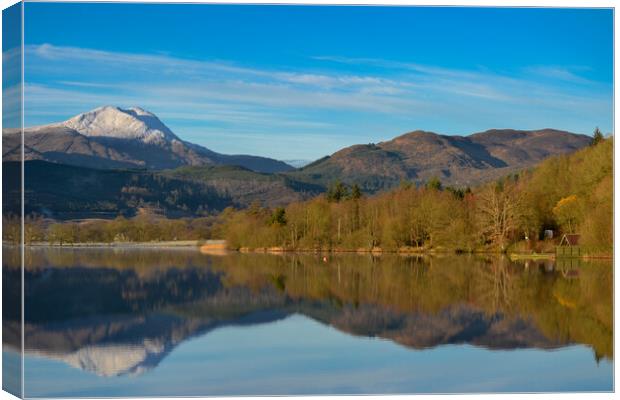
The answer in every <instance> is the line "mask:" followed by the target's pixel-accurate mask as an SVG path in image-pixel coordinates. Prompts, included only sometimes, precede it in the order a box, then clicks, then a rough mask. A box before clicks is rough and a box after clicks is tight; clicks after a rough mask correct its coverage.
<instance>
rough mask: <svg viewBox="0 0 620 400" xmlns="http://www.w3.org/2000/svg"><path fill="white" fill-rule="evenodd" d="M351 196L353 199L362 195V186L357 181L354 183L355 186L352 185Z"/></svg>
mask: <svg viewBox="0 0 620 400" xmlns="http://www.w3.org/2000/svg"><path fill="white" fill-rule="evenodd" d="M350 197H351V199H353V200H357V199H359V198H360V197H362V191H361V190H360V187H359V186H358V185H357V183H354V184H353V186H352V187H351V195H350Z"/></svg>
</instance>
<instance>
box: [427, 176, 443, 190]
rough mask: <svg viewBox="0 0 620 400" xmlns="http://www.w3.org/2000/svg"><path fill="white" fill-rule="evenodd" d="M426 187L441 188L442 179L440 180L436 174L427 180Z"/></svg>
mask: <svg viewBox="0 0 620 400" xmlns="http://www.w3.org/2000/svg"><path fill="white" fill-rule="evenodd" d="M426 188H427V189H434V190H441V189H442V185H441V181H440V180H439V178H437V177H436V176H434V177H432V178H431V179H430V180H429V181H428V182H426Z"/></svg>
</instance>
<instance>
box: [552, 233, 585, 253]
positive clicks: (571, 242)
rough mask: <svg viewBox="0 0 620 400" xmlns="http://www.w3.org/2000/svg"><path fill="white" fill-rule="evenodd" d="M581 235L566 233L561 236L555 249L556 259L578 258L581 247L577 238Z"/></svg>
mask: <svg viewBox="0 0 620 400" xmlns="http://www.w3.org/2000/svg"><path fill="white" fill-rule="evenodd" d="M580 237H581V235H579V234H577V233H567V234H565V235H564V236H562V239H561V240H560V244H559V245H557V246H556V247H555V255H556V257H580V256H581V247H580V246H579V238H580Z"/></svg>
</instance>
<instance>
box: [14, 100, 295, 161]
mask: <svg viewBox="0 0 620 400" xmlns="http://www.w3.org/2000/svg"><path fill="white" fill-rule="evenodd" d="M20 142H21V137H20V130H16V129H5V130H4V131H3V160H10V161H15V160H19V158H20V156H21V152H20V151H19V146H20ZM24 147H25V159H26V160H34V159H39V160H44V161H51V162H58V163H61V164H69V165H76V166H85V167H90V168H128V167H134V168H146V169H153V170H161V169H169V168H176V167H180V166H185V165H192V166H204V165H239V166H242V167H246V168H249V169H251V170H253V171H256V172H268V173H273V172H285V171H291V170H293V169H294V168H293V167H292V166H290V165H288V164H286V163H284V162H282V161H279V160H274V159H271V158H267V157H260V156H252V155H245V154H233V155H228V154H220V153H217V152H215V151H213V150H210V149H207V148H206V147H203V146H200V145H198V144H195V143H191V142H187V141H184V140H182V139H180V138H179V137H178V136H177V135H176V134H175V133H174V132H172V130H170V128H168V127H167V126H166V125H165V124H164V123H163V122H162V121H161V120H160V119H159V118H158V117H157V116H156V115H155V114H153V113H151V112H149V111H146V110H144V109H142V108H140V107H131V108H128V109H123V108H119V107H115V106H103V107H98V108H96V109H94V110H91V111H87V112H85V113H82V114H78V115H76V116H74V117H72V118H69V119H68V120H66V121H63V122H58V123H53V124H48V125H40V126H35V127H30V128H26V129H24Z"/></svg>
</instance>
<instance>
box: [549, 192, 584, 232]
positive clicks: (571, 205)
mask: <svg viewBox="0 0 620 400" xmlns="http://www.w3.org/2000/svg"><path fill="white" fill-rule="evenodd" d="M552 211H553V215H554V216H555V217H556V219H557V220H558V223H559V224H560V225H562V226H564V227H565V228H567V229H568V232H570V233H573V232H574V230H575V227H576V225H577V221H578V219H579V216H580V214H581V208H580V207H579V200H578V198H577V196H576V195H574V194H572V195H570V196H567V197H564V198H562V199H560V200H559V201H558V202H557V204H556V205H555V207H553V210H552Z"/></svg>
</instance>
